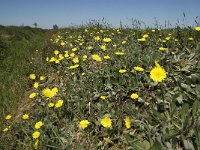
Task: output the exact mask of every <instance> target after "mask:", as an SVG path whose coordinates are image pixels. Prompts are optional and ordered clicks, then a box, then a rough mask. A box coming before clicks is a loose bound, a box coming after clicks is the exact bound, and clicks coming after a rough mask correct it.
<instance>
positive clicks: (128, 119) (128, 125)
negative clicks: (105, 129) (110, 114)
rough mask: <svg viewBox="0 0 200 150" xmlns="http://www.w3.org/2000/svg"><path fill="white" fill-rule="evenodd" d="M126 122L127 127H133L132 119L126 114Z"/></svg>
mask: <svg viewBox="0 0 200 150" xmlns="http://www.w3.org/2000/svg"><path fill="white" fill-rule="evenodd" d="M124 122H125V126H126V128H127V129H129V128H131V120H130V118H129V117H128V116H126V118H125V119H124Z"/></svg>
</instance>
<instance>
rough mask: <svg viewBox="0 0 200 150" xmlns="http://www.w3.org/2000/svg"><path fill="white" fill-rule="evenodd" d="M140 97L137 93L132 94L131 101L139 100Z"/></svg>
mask: <svg viewBox="0 0 200 150" xmlns="http://www.w3.org/2000/svg"><path fill="white" fill-rule="evenodd" d="M138 97H139V96H138V94H136V93H132V94H131V99H137V98H138Z"/></svg>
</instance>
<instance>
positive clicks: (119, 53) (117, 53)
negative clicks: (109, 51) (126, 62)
mask: <svg viewBox="0 0 200 150" xmlns="http://www.w3.org/2000/svg"><path fill="white" fill-rule="evenodd" d="M115 55H124V52H115Z"/></svg>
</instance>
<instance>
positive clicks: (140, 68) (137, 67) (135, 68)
mask: <svg viewBox="0 0 200 150" xmlns="http://www.w3.org/2000/svg"><path fill="white" fill-rule="evenodd" d="M134 70H135V71H138V72H142V71H144V69H143V68H142V67H139V66H135V67H134Z"/></svg>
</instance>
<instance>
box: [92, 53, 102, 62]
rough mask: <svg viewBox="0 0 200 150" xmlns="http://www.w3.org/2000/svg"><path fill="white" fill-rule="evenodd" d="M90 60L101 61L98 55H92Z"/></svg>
mask: <svg viewBox="0 0 200 150" xmlns="http://www.w3.org/2000/svg"><path fill="white" fill-rule="evenodd" d="M92 59H93V60H95V61H101V57H100V56H99V55H96V54H94V55H92Z"/></svg>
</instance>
